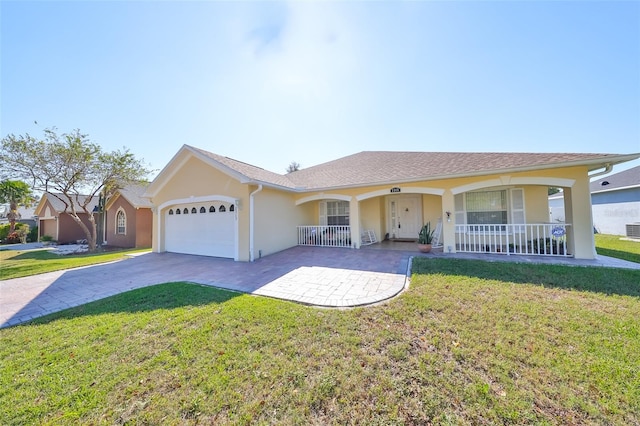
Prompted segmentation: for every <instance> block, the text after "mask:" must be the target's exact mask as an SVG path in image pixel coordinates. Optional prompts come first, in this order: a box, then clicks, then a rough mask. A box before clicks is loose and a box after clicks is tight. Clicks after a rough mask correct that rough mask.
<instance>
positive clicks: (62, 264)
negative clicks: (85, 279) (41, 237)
mask: <svg viewBox="0 0 640 426" xmlns="http://www.w3.org/2000/svg"><path fill="white" fill-rule="evenodd" d="M141 251H148V249H143V250H140V249H131V250H118V251H107V252H99V253H88V254H78V255H64V256H61V255H57V254H54V253H51V252H50V251H49V250H28V251H19V250H2V251H0V264H1V265H2V268H0V279H2V280H8V279H10V278H20V277H26V276H29V275H36V274H42V273H44V272H52V271H59V270H61V269H69V268H76V267H78V266H87V265H94V264H96V263H104V262H111V261H114V260H120V259H122V258H124V257H125V256H126V255H128V254H131V253H138V252H141Z"/></svg>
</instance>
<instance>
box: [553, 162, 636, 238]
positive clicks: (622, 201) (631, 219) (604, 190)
mask: <svg viewBox="0 0 640 426" xmlns="http://www.w3.org/2000/svg"><path fill="white" fill-rule="evenodd" d="M589 189H590V191H591V204H592V215H593V226H594V228H595V230H596V231H597V232H600V233H602V234H610V235H629V234H628V232H629V226H628V225H632V227H633V228H634V230H635V229H636V228H637V230H635V234H634V236H637V232H639V231H640V166H638V167H634V168H632V169H629V170H625V171H622V172H619V173H615V174H612V175H608V176H606V177H603V178H600V179H598V180H595V181H593V182H591V184H590V186H589ZM549 215H550V219H551V221H564V195H563V193H558V194H554V195H552V196H550V197H549Z"/></svg>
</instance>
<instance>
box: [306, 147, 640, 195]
mask: <svg viewBox="0 0 640 426" xmlns="http://www.w3.org/2000/svg"><path fill="white" fill-rule="evenodd" d="M638 158H640V153H638V154H628V155H617V156H612V157H600V158H597V159H591V160H576V161H565V162H562V163H553V164H543V165H535V166H526V167H507V168H504V169H492V170H483V171H477V172H466V173H454V174H444V175H435V176H423V177H417V178H410V179H402V180H391V181H377V182H367V183H360V184H353V185H339V186H327V187H313V188H308V187H306V188H297V189H296V192H316V191H329V190H335V189H350V188H362V187H367V186H383V185H400V184H404V183H414V182H429V181H435V180H445V179H460V178H468V177H477V176H489V175H495V174H501V173H522V172H530V171H535V170H549V169H560V168H567V167H580V166H586V167H588V172H590V171H593V170H597V169H599V168H602V167H605V166H606V165H607V164H611V165H615V164H620V163H625V162H627V161H633V160H636V159H638Z"/></svg>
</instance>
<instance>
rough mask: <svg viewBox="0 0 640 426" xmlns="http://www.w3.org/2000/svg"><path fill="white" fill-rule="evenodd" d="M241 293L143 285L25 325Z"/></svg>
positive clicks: (183, 304)
mask: <svg viewBox="0 0 640 426" xmlns="http://www.w3.org/2000/svg"><path fill="white" fill-rule="evenodd" d="M241 295H242V293H236V292H233V291H229V290H222V289H219V288H214V287H210V286H206V285H202V284H193V283H187V282H174V283H165V284H158V285H154V286H149V287H143V288H139V289H135V290H131V291H128V292H126V293H120V294H117V295H115V296H111V297H107V298H105V299H100V300H97V301H95V302H90V303H87V304H85V305H81V306H76V307H73V308H69V309H65V310H64V311H60V312H55V313H53V314H49V315H46V316H43V317H40V318H36V319H34V320H32V321H29V322H28V323H25V324H24V325H32V324H47V323H50V322H52V321H55V320H58V319H70V318H78V317H83V316H90V315H102V314H107V313H123V312H124V313H139V312H151V311H156V310H163V309H175V308H181V307H187V306H193V307H196V306H204V305H210V304H221V303H224V302H227V301H229V300H231V299H233V298H235V297H238V296H241Z"/></svg>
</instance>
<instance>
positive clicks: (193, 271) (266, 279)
mask: <svg viewBox="0 0 640 426" xmlns="http://www.w3.org/2000/svg"><path fill="white" fill-rule="evenodd" d="M410 255H411V253H407V252H398V251H386V250H351V249H340V248H320V247H294V248H291V249H288V250H285V251H282V252H280V253H276V254H273V255H271V256H267V257H264V258H262V259H258V260H256V261H255V262H253V263H246V262H234V261H233V260H229V259H219V258H212V257H204V256H191V255H184V254H175V253H160V254H158V253H147V254H144V255H141V256H137V257H133V258H131V259H126V260H122V261H118V262H114V263H109V264H102V265H94V266H87V267H83V268H77V269H72V270H66V271H58V272H50V273H46V274H41V275H36V276H31V277H25V278H16V279H12V280H5V281H0V327H7V326H11V325H15V324H19V323H22V322H25V321H28V320H30V319H33V318H36V317H39V316H42V315H46V314H49V313H52V312H57V311H60V310H62V309H66V308H69V307H73V306H78V305H82V304H84V303H87V302H90V301H94V300H98V299H102V298H104V297H108V296H112V295H114V294H118V293H121V292H124V291H128V290H132V289H135V288H140V287H145V286H149V285H153V284H159V283H165V282H172V281H189V282H194V283H199V284H206V285H212V286H216V287H220V288H224V289H229V290H235V291H240V292H244V293H251V294H256V295H262V296H270V297H276V298H280V299H288V300H294V301H297V302H302V303H307V304H310V305H318V306H332V307H343V306H357V305H364V304H370V303H375V302H379V301H382V300H385V299H388V298H390V297H393V296H395V295H396V294H398V293H399V292H401V291H402V290H403V289H404V287H405V281H406V277H407V269H408V264H409V258H410Z"/></svg>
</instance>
